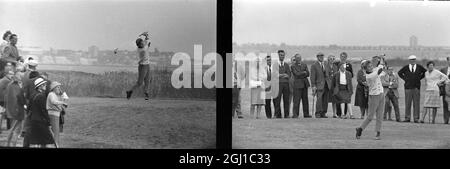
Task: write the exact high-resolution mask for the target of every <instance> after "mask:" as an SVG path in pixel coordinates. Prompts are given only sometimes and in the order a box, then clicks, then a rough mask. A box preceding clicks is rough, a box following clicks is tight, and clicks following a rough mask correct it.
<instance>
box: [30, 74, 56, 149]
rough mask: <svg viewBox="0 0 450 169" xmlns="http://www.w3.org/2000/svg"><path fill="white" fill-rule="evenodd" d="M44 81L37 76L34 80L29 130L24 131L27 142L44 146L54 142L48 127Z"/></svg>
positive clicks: (48, 118) (48, 119) (45, 85)
mask: <svg viewBox="0 0 450 169" xmlns="http://www.w3.org/2000/svg"><path fill="white" fill-rule="evenodd" d="M46 83H47V82H46V81H45V80H44V79H43V78H37V79H36V80H35V81H34V86H35V89H36V93H34V94H33V95H32V96H31V98H32V99H31V104H30V107H29V109H30V117H29V118H30V122H29V130H28V131H27V132H25V137H26V138H25V139H27V140H28V144H30V145H39V146H40V147H46V146H47V145H48V144H54V143H55V141H54V139H53V134H52V132H51V127H50V126H51V125H50V117H49V115H48V111H47V108H46V101H47V97H46V96H45V88H46V87H47V84H46ZM55 146H56V144H55Z"/></svg>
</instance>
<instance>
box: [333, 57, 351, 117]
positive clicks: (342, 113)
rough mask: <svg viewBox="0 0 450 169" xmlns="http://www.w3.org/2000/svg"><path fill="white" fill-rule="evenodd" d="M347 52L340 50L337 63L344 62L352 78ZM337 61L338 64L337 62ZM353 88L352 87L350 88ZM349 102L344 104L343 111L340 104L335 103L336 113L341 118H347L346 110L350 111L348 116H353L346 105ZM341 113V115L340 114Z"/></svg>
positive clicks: (349, 107)
mask: <svg viewBox="0 0 450 169" xmlns="http://www.w3.org/2000/svg"><path fill="white" fill-rule="evenodd" d="M347 57H348V55H347V53H346V52H342V53H341V54H340V61H339V63H343V64H344V68H345V70H347V71H348V72H350V75H351V77H352V78H353V68H352V64H350V62H348V61H347ZM339 63H338V64H339ZM351 90H353V89H351ZM348 105H349V104H345V108H344V111H343V112H342V110H341V107H340V106H341V105H340V104H336V109H337V114H338V115H341V117H342V118H344V119H345V118H347V110H348V111H349V113H350V118H353V111H352V107H351V106H348ZM342 115H343V116H342Z"/></svg>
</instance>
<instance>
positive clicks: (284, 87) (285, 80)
mask: <svg viewBox="0 0 450 169" xmlns="http://www.w3.org/2000/svg"><path fill="white" fill-rule="evenodd" d="M285 55H286V53H285V52H284V50H278V56H279V59H280V64H279V69H278V73H279V76H278V78H279V80H278V82H279V84H278V96H277V97H276V98H275V102H274V103H275V104H274V105H275V117H276V118H281V106H280V104H281V99H283V110H284V118H289V109H290V106H289V105H290V97H289V95H290V87H289V79H290V76H291V70H290V68H289V65H288V64H287V63H285V62H284V57H285Z"/></svg>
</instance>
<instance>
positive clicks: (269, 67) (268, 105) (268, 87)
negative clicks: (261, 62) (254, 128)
mask: <svg viewBox="0 0 450 169" xmlns="http://www.w3.org/2000/svg"><path fill="white" fill-rule="evenodd" d="M266 62H267V68H266V71H267V79H266V80H267V81H266V85H265V86H266V89H265V90H266V104H265V106H264V108H265V109H266V117H267V118H268V119H270V118H272V106H271V104H272V102H274V101H273V99H272V95H271V94H272V93H271V92H270V91H271V85H270V84H269V83H270V82H271V80H272V58H271V57H270V55H267V57H266Z"/></svg>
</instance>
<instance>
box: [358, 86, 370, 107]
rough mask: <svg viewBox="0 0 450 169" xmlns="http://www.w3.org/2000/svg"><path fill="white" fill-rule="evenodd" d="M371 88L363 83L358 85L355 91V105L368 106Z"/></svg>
mask: <svg viewBox="0 0 450 169" xmlns="http://www.w3.org/2000/svg"><path fill="white" fill-rule="evenodd" d="M368 92H369V90H368V89H367V88H365V87H364V86H363V85H360V84H358V85H357V86H356V91H355V106H359V107H363V108H368V107H369V106H368V103H369V98H368V95H367V94H368Z"/></svg>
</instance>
